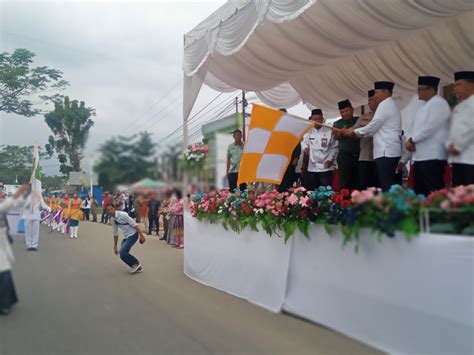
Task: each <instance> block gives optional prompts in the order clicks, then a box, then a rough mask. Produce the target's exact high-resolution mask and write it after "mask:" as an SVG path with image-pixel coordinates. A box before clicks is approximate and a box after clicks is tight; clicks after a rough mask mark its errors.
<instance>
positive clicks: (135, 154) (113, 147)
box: [94, 132, 156, 190]
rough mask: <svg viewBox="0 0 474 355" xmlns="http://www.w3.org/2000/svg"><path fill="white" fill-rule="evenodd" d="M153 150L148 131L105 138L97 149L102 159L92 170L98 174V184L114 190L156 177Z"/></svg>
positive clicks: (153, 144)
mask: <svg viewBox="0 0 474 355" xmlns="http://www.w3.org/2000/svg"><path fill="white" fill-rule="evenodd" d="M155 150H156V144H155V143H153V141H152V139H151V134H149V133H147V132H141V133H139V134H138V135H133V136H130V137H123V136H118V137H112V138H110V139H108V140H107V141H106V142H105V143H104V144H103V145H102V146H101V147H100V153H101V157H100V159H99V162H98V163H97V164H96V165H95V167H94V171H95V172H96V173H97V174H98V175H99V185H100V186H102V187H103V188H105V189H107V190H113V189H115V187H116V186H117V185H118V184H130V183H133V182H136V181H138V180H140V179H142V178H145V177H149V178H155V177H156V176H155V166H156V160H155Z"/></svg>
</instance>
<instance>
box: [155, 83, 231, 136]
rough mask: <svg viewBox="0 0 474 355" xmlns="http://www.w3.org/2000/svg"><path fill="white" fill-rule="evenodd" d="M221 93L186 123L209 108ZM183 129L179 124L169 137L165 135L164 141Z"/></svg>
mask: <svg viewBox="0 0 474 355" xmlns="http://www.w3.org/2000/svg"><path fill="white" fill-rule="evenodd" d="M222 94H223V93H222V92H221V93H219V94H218V95H217V96H216V97H215V98H213V99H212V100H211V101H210V102H209V103H207V105H206V106H204V107H203V108H202V109H201V110H199V112H197V113H196V114H194V115H193V116H192V117H191V118H188V121H187V123H190V122H191V121H192V120H193V118H195V117H196V116H197V115H199V114H200V113H201V112H202V111H203V110H205V109H206V108H207V107H209V105H211V104H212V103H213V102H214V101H216V100H217V99H218V98H219V97H220V96H221V95H222ZM182 128H183V124H181V125H180V126H179V127H178V128H177V129H175V130H174V131H173V132H171V133H170V134H169V135H167V136H166V137H165V138H164V140H166V139H168V138H169V137H171V136H172V135H174V134H175V133H176V132H179V130H180V129H182Z"/></svg>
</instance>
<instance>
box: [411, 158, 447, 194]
mask: <svg viewBox="0 0 474 355" xmlns="http://www.w3.org/2000/svg"><path fill="white" fill-rule="evenodd" d="M445 167H446V160H424V161H415V163H414V164H413V169H414V170H413V183H414V190H415V192H416V193H417V194H423V195H425V196H428V195H429V194H430V193H432V192H433V191H436V190H441V189H442V188H444V168H445Z"/></svg>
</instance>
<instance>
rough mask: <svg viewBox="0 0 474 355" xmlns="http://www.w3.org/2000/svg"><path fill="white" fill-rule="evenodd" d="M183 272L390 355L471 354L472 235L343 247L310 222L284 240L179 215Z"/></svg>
mask: <svg viewBox="0 0 474 355" xmlns="http://www.w3.org/2000/svg"><path fill="white" fill-rule="evenodd" d="M185 233H186V235H185V238H186V241H185V243H186V248H185V264H184V270H185V273H186V275H187V276H189V277H191V278H192V279H194V280H196V281H198V282H201V283H203V284H205V285H208V286H212V287H214V288H217V289H219V290H222V291H225V292H228V293H231V294H233V295H236V296H239V297H242V298H244V299H247V300H249V301H250V302H252V303H256V304H258V305H260V306H262V307H264V308H266V309H268V310H271V311H273V312H278V311H280V310H282V309H283V310H285V311H287V312H289V313H292V314H295V315H298V316H301V317H303V318H306V319H309V320H311V321H314V322H316V323H320V324H323V325H325V326H327V327H330V328H332V329H334V330H337V331H339V332H341V333H343V334H346V335H348V336H351V337H353V338H355V339H357V340H359V341H362V342H364V343H367V344H369V345H372V346H374V347H376V348H378V349H381V350H384V351H387V352H390V353H397V354H451V355H455V354H456V355H457V354H460V355H461V354H463V355H464V354H472V353H473V352H474V336H473V334H474V305H473V304H474V238H471V237H456V236H444V235H424V234H423V235H420V236H418V237H416V238H415V239H414V240H412V241H411V242H407V241H406V240H405V239H404V237H403V236H402V235H398V236H397V237H396V238H394V239H390V238H387V237H383V239H382V242H378V241H377V240H376V239H375V237H373V236H369V235H368V234H369V233H370V231H366V232H362V233H361V242H360V247H359V252H358V253H355V252H354V244H348V245H347V246H346V247H345V248H342V235H341V234H340V232H338V229H337V228H335V229H334V233H333V235H332V237H329V236H328V235H327V233H326V232H325V230H324V227H323V226H316V225H315V226H313V227H312V229H311V239H310V240H308V239H306V238H304V237H303V236H302V235H299V234H297V235H295V236H293V238H291V239H290V241H289V242H288V243H287V245H285V244H284V242H283V240H282V239H281V238H278V237H272V238H270V237H269V236H268V235H267V234H265V233H264V232H251V231H245V232H243V233H241V234H239V235H238V234H236V233H235V232H233V231H225V230H224V229H223V228H222V226H220V225H212V224H209V223H207V222H199V221H197V220H196V219H193V218H192V217H191V216H190V215H189V214H188V215H186V217H185Z"/></svg>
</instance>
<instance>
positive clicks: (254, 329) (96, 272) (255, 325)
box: [0, 222, 380, 355]
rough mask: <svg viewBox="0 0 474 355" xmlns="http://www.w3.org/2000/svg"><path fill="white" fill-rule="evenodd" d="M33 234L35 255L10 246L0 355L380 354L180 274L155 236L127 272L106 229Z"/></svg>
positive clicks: (177, 262)
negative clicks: (137, 267) (138, 269)
mask: <svg viewBox="0 0 474 355" xmlns="http://www.w3.org/2000/svg"><path fill="white" fill-rule="evenodd" d="M41 233H42V234H41V241H40V249H39V251H38V252H27V251H26V250H25V247H24V245H23V243H22V242H21V241H20V240H17V242H16V243H15V245H14V249H15V252H16V256H17V263H16V267H15V271H14V276H15V279H16V284H17V288H18V293H19V296H20V298H21V300H20V303H19V304H18V305H17V306H16V307H15V309H14V311H13V312H12V314H10V315H9V316H8V317H0V354H1V355H20V354H21V355H23V354H25V355H30V354H42V355H56V354H74V355H75V354H94V355H95V354H97V355H108V354H110V355H112V354H113V355H122V354H123V355H134V354H137V355H138V354H140V355H141V354H150V355H151V354H153V355H155V354H163V355H173V354H176V355H178V354H179V355H187V354H206V355H207V354H216V355H219V354H249V355H253V354H269V355H270V354H271V355H278V354H285V355H299V354H301V355H303V354H304V355H306V354H311V355H317V354H324V355H331V354H341V355H342V354H344V355H346V354H364V355H365V354H380V353H379V352H377V351H375V350H374V349H371V348H369V347H367V346H365V345H362V344H360V343H358V342H356V341H354V340H351V339H349V338H347V337H344V336H342V335H340V334H337V333H335V332H332V331H330V330H328V329H325V328H322V327H318V326H317V325H314V324H311V323H309V322H305V321H302V320H300V319H297V318H294V317H292V316H288V315H284V314H278V315H275V314H272V313H270V312H267V311H265V310H263V309H261V308H259V307H257V306H254V305H252V304H250V303H248V302H246V301H244V300H241V299H238V298H235V297H233V296H230V295H228V294H226V293H223V292H220V291H217V290H215V289H212V288H208V287H206V286H203V285H200V284H198V283H196V282H194V281H192V280H190V279H188V278H187V277H186V276H185V275H184V274H183V271H182V269H183V266H182V265H183V254H182V251H178V250H175V249H172V248H170V247H169V246H167V245H166V244H165V243H163V242H161V241H158V240H157V238H156V237H148V240H147V242H146V243H145V245H143V246H137V247H135V249H134V251H135V254H136V256H137V257H139V258H140V259H141V261H142V264H143V266H144V268H145V272H144V273H142V274H137V275H129V274H128V273H127V271H128V269H127V268H126V266H125V264H123V263H122V262H121V261H120V259H119V258H118V257H116V256H115V255H113V251H112V236H111V229H110V227H109V226H105V225H100V224H93V223H87V222H85V223H81V226H80V230H79V238H78V239H69V238H66V237H64V236H61V235H60V234H57V233H52V234H48V230H47V229H46V228H44V227H42V232H41Z"/></svg>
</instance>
